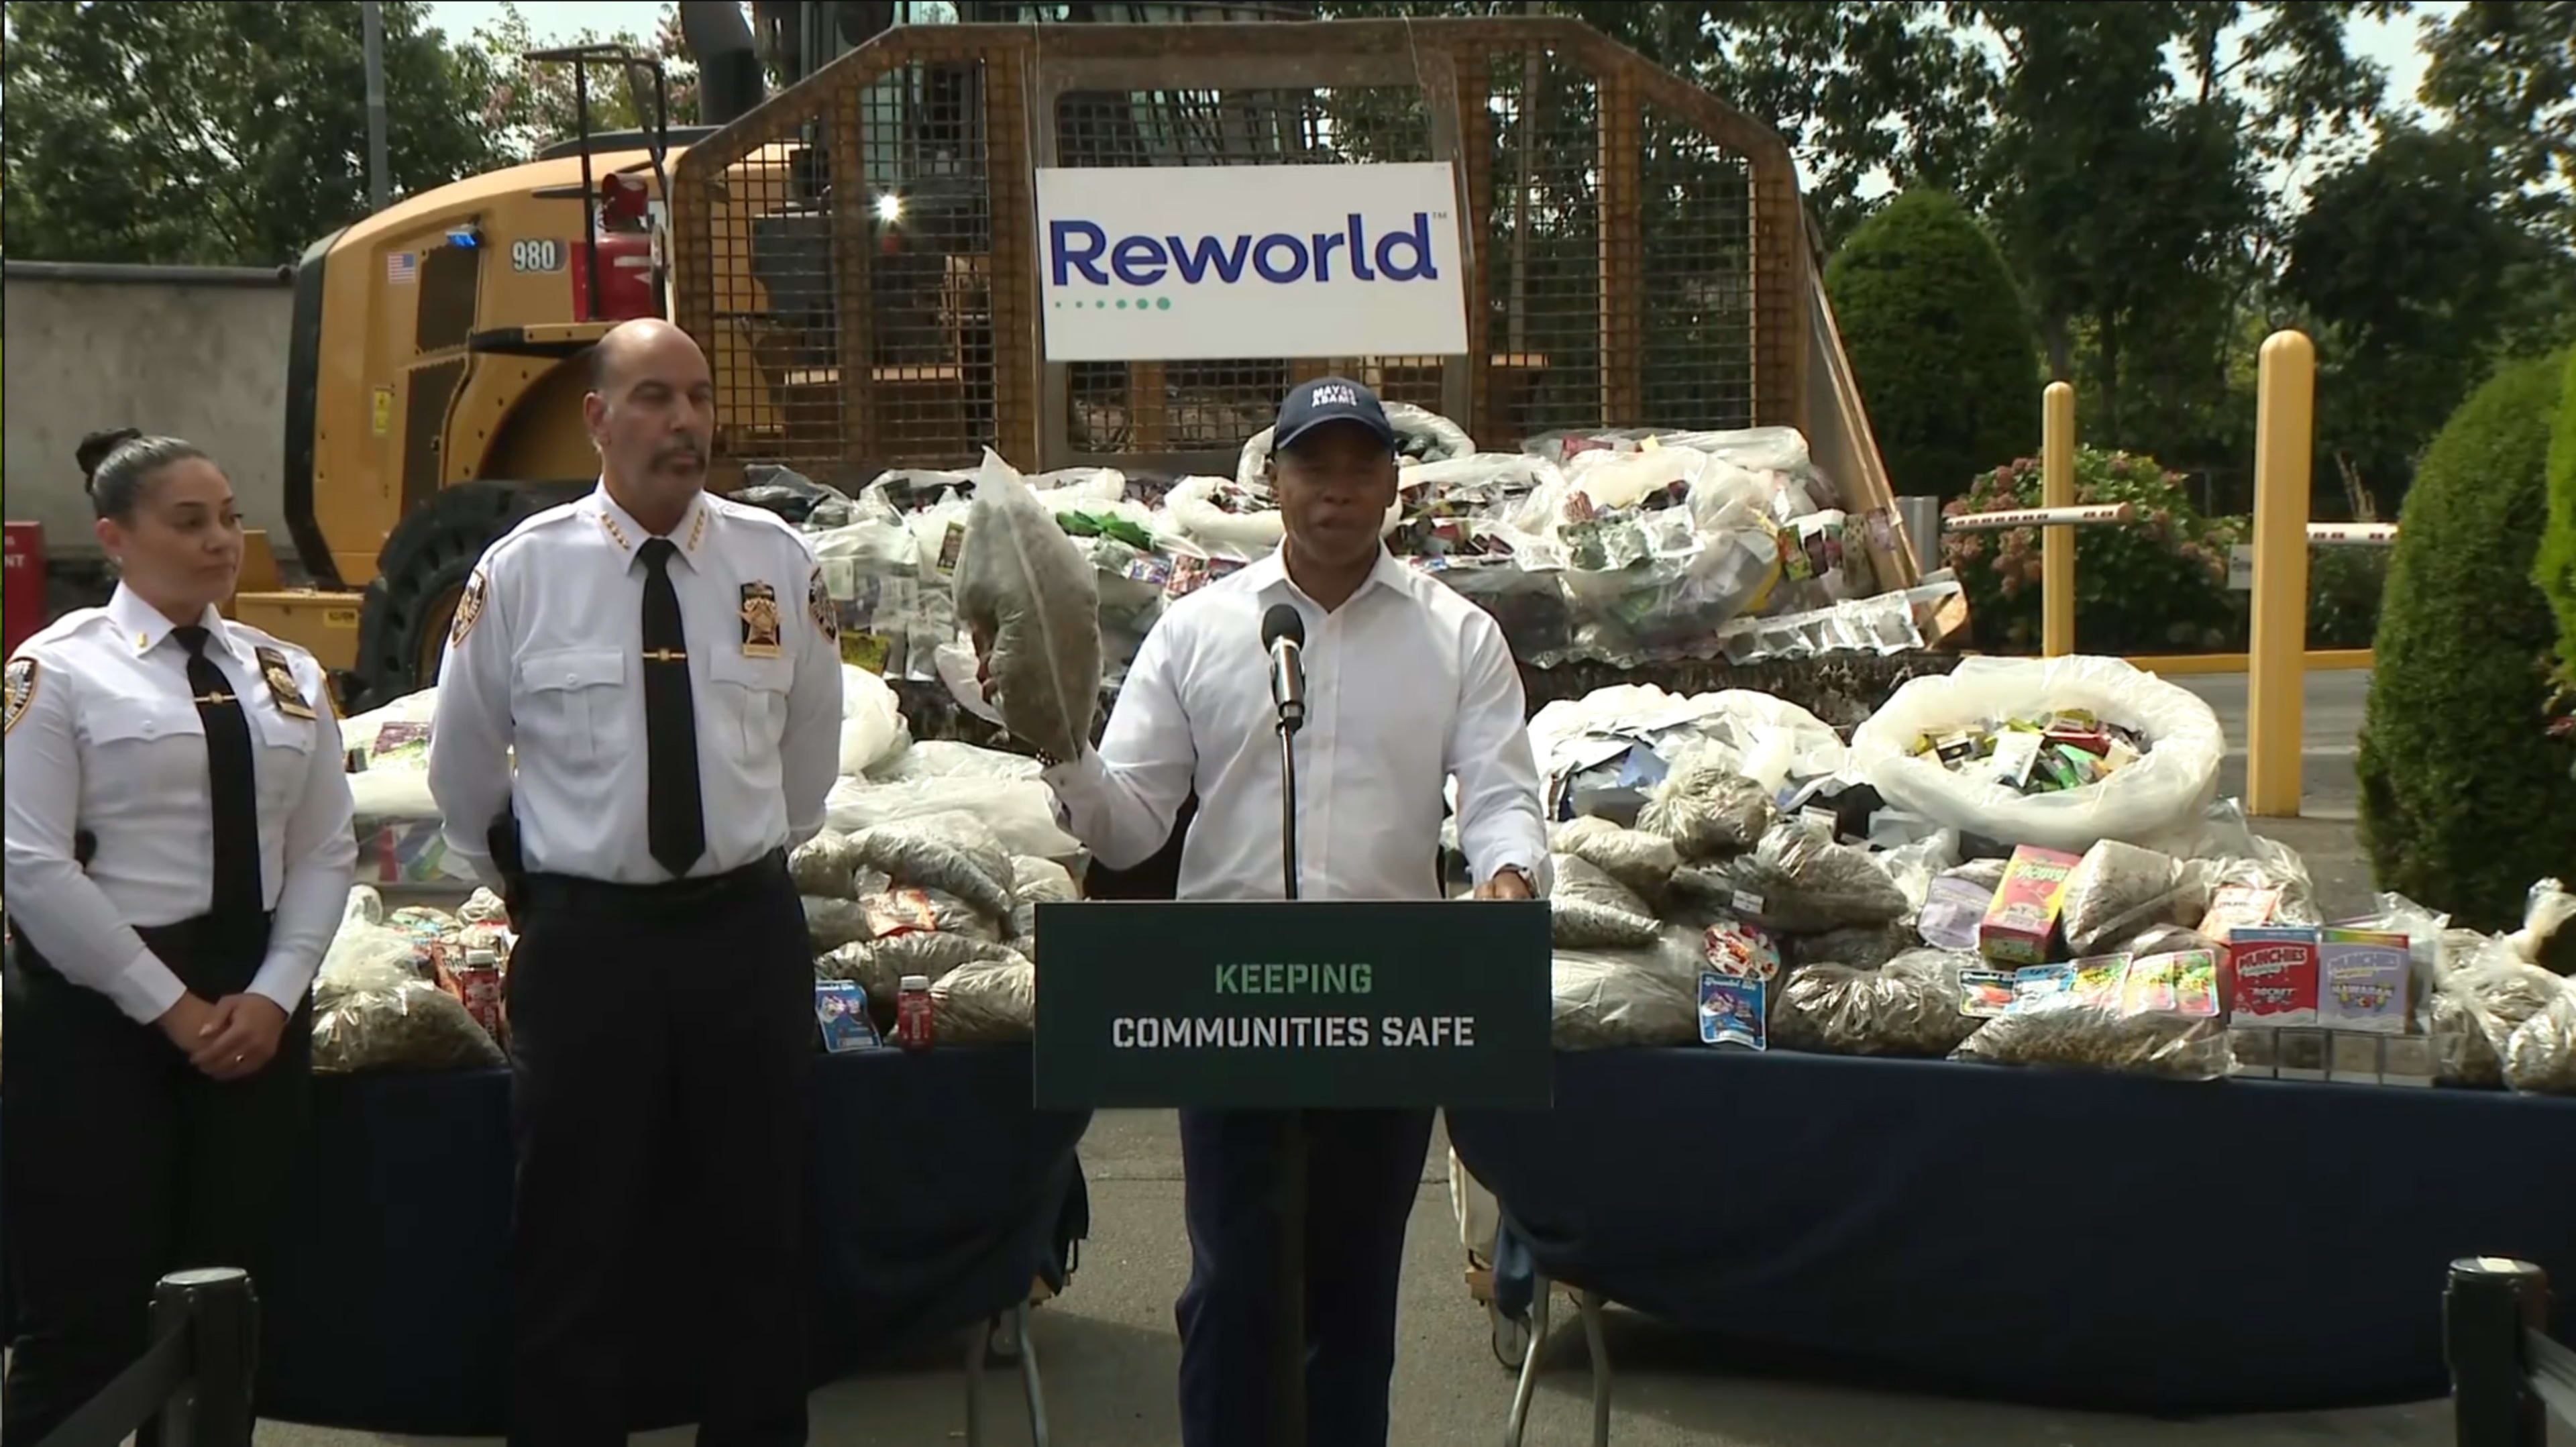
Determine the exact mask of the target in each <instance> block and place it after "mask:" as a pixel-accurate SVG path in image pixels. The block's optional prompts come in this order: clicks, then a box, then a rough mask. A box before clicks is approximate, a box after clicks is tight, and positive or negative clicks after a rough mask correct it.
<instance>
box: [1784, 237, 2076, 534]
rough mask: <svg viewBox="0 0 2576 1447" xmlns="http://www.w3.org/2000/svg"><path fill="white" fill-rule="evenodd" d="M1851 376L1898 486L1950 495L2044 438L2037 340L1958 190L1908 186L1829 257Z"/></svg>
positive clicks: (1830, 286) (1828, 290)
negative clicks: (1957, 195)
mask: <svg viewBox="0 0 2576 1447" xmlns="http://www.w3.org/2000/svg"><path fill="white" fill-rule="evenodd" d="M1825 294H1826V295H1827V296H1828V297H1830V298H1832V300H1833V305H1834V318H1835V321H1836V323H1837V324H1838V325H1839V326H1840V328H1841V330H1842V337H1843V351H1844V353H1845V355H1846V356H1848V357H1849V358H1850V359H1851V368H1852V378H1853V380H1854V381H1855V382H1856V383H1857V384H1858V385H1859V388H1860V395H1861V402H1862V405H1863V406H1864V407H1866V408H1867V409H1868V412H1869V425H1870V430H1871V431H1872V432H1874V433H1876V434H1877V437H1878V448H1879V453H1880V455H1881V456H1882V457H1884V458H1885V459H1886V461H1887V471H1888V476H1889V477H1890V478H1891V479H1892V480H1893V481H1894V483H1895V486H1896V490H1897V491H1898V492H1899V493H1919V494H1931V495H1934V496H1937V497H1939V498H1941V499H1942V500H1943V501H1945V502H1946V501H1948V500H1949V499H1951V498H1954V497H1957V496H1959V495H1960V494H1962V493H1965V492H1966V491H1967V490H1968V484H1969V483H1971V482H1972V481H1974V480H1975V479H1976V476H1977V473H1978V472H1979V471H1980V470H1981V469H1984V468H1988V467H1992V466H1993V465H1994V462H1995V459H1996V458H1999V457H2019V456H2021V455H2022V454H2024V453H2028V452H2035V451H2037V450H2038V447H2039V413H2040V396H2039V394H2040V388H2041V387H2042V386H2043V385H2044V383H2043V380H2042V378H2041V376H2040V368H2039V351H2038V348H2037V346H2036V345H2034V343H2033V341H2032V338H2031V329H2030V323H2029V319H2028V317H2027V316H2026V315H2025V313H2024V312H2023V309H2022V304H2021V299H2020V292H2019V290H2018V289H2017V288H2016V287H2015V286H2014V284H2013V277H2012V272H2011V271H2010V270H2009V269H2008V268H2007V267H2006V266H2005V265H2004V259H2003V253H2001V252H1999V251H1997V250H1996V249H1995V244H1994V242H1993V241H1992V240H1990V239H1989V238H1988V237H1987V235H1986V233H1985V232H1984V230H1983V229H1981V228H1980V227H1979V226H1978V225H1977V222H1976V219H1975V218H1974V217H1972V216H1970V215H1969V214H1968V212H1967V209H1966V208H1965V207H1963V206H1961V205H1960V204H1959V203H1958V202H1957V201H1956V200H1954V199H1952V198H1951V197H1949V196H1947V195H1944V194H1942V193H1940V192H1937V191H1910V192H1907V193H1906V194H1904V195H1902V196H1899V197H1897V198H1895V199H1894V200H1892V201H1890V202H1888V203H1887V205H1885V206H1884V207H1882V208H1880V210H1879V212H1878V214H1877V215H1875V216H1872V217H1870V218H1869V219H1868V220H1867V221H1864V222H1862V223H1861V225H1860V226H1859V228H1858V229H1856V230H1854V231H1853V232H1852V234H1851V237H1850V239H1848V240H1846V241H1845V242H1844V243H1843V244H1842V248H1841V249H1840V250H1838V251H1836V252H1835V253H1834V258H1833V260H1832V262H1831V263H1829V264H1828V265H1827V266H1826V268H1825Z"/></svg>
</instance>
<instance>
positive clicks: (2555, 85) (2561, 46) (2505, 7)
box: [2421, 0, 2576, 244]
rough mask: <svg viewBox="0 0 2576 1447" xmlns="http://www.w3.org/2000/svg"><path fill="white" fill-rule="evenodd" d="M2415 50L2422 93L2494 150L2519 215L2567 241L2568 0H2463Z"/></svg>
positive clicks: (2572, 77) (2573, 125)
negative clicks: (2420, 56) (2513, 189)
mask: <svg viewBox="0 0 2576 1447" xmlns="http://www.w3.org/2000/svg"><path fill="white" fill-rule="evenodd" d="M2425 50H2426V51H2427V52H2428V53H2429V55H2430V57H2431V59H2430V63H2429V64H2428V65H2427V66H2426V67H2425V70H2424V85H2423V89H2422V92H2421V96H2422V99H2423V100H2424V101H2425V102H2426V103H2427V104H2430V105H2433V106H2435V107H2438V108H2439V109H2441V110H2442V111H2444V112H2445V113H2447V114H2448V116H2449V117H2450V121H2451V124H2452V125H2453V126H2454V127H2456V128H2458V129H2459V130H2460V131H2461V133H2462V134H2464V135H2466V136H2468V137H2470V138H2471V139H2473V140H2475V141H2476V142H2478V143H2479V144H2480V145H2483V146H2485V147H2487V148H2488V149H2489V150H2490V151H2491V152H2492V153H2493V154H2494V155H2495V156H2496V158H2497V160H2498V161H2499V163H2500V164H2501V165H2502V167H2503V170H2504V174H2505V175H2506V176H2507V177H2508V178H2510V179H2511V180H2512V181H2513V183H2514V184H2515V185H2516V186H2517V187H2518V188H2519V190H2518V195H2517V198H2516V199H2517V201H2518V204H2519V207H2520V209H2521V210H2522V212H2523V214H2524V215H2525V216H2527V217H2529V218H2532V219H2534V220H2538V221H2540V222H2542V223H2543V224H2546V225H2549V226H2552V227H2553V228H2554V229H2555V230H2556V232H2557V234H2558V236H2559V238H2560V240H2561V242H2562V244H2576V0H2470V3H2469V4H2467V5H2464V6H2461V7H2460V8H2459V9H2458V10H2457V11H2456V12H2455V13H2454V14H2453V15H2451V16H2450V17H2449V18H2448V19H2445V20H2441V21H2437V22H2435V23H2433V24H2432V25H2431V26H2430V27H2429V29H2428V32H2427V34H2426V37H2425Z"/></svg>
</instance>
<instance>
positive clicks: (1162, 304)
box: [1055, 296, 1172, 312]
mask: <svg viewBox="0 0 2576 1447" xmlns="http://www.w3.org/2000/svg"><path fill="white" fill-rule="evenodd" d="M1067 305H1068V303H1065V302H1061V301H1059V302H1057V303H1056V304H1055V309H1056V310H1057V311H1062V310H1064V309H1065V307H1066V306H1067ZM1070 305H1071V306H1072V307H1073V309H1074V310H1075V311H1080V310H1082V309H1083V308H1084V307H1094V308H1097V309H1099V310H1101V311H1107V310H1109V309H1110V307H1111V306H1113V305H1114V306H1116V307H1117V308H1118V310H1120V311H1125V310H1127V308H1128V305H1129V304H1128V303H1127V302H1126V301H1125V300H1124V299H1121V300H1119V301H1117V302H1114V303H1112V302H1105V301H1077V302H1072V303H1070ZM1134 305H1135V308H1136V310H1138V311H1147V310H1152V311H1166V312H1167V311H1170V310H1171V309H1172V299H1171V298H1170V297H1167V296H1158V297H1153V298H1150V299H1149V298H1145V297H1139V298H1137V299H1136V301H1135V303H1134Z"/></svg>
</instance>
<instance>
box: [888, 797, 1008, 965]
mask: <svg viewBox="0 0 2576 1447" xmlns="http://www.w3.org/2000/svg"><path fill="white" fill-rule="evenodd" d="M851 843H852V845H853V846H854V847H855V849H856V850H857V853H858V862H859V863H860V865H862V866H863V867H866V868H870V869H879V870H883V871H884V872H885V874H886V876H887V877H888V878H889V879H892V880H893V881H894V882H895V883H896V884H905V885H911V886H913V887H915V888H918V889H936V890H940V891H943V892H945V893H948V894H953V895H955V896H957V897H958V898H959V899H962V900H964V901H966V902H967V903H968V904H970V905H972V906H974V907H975V908H976V909H977V910H980V911H982V912H983V913H985V914H987V915H990V916H992V917H993V918H995V919H1008V918H1010V917H1011V883H1012V879H1011V854H1010V851H1009V850H1008V849H1005V848H1004V847H1003V846H1002V841H1001V839H1000V838H999V837H997V836H996V835H995V834H994V833H993V831H992V830H991V829H990V828H989V827H987V826H986V825H985V823H984V821H983V820H981V819H978V818H976V817H975V816H974V815H972V814H968V813H964V812H962V811H950V812H946V813H939V814H922V815H917V816H915V817H913V818H910V819H903V820H899V821H897V822H895V823H892V824H879V825H876V826H875V827H873V828H869V829H862V830H860V831H859V832H858V833H857V834H854V835H852V836H851ZM862 938H864V936H862Z"/></svg>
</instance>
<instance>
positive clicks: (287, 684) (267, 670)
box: [251, 648, 313, 719]
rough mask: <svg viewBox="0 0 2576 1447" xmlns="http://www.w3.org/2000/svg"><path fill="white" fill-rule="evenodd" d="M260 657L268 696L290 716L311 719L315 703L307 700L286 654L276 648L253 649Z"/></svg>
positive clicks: (280, 710)
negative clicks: (287, 660)
mask: <svg viewBox="0 0 2576 1447" xmlns="http://www.w3.org/2000/svg"><path fill="white" fill-rule="evenodd" d="M251 652H252V653H253V654H255V655H256V656H257V657H258V659H259V676H260V679H261V681H262V682H264V683H266V684H267V685H268V696H269V697H270V698H271V699H274V700H275V701H276V703H277V711H278V712H279V713H282V714H284V715H286V716H287V717H288V718H300V719H310V718H312V717H313V705H312V704H310V703H308V702H306V701H305V698H304V689H303V688H302V686H300V685H298V684H297V683H296V681H295V670H294V669H293V668H292V667H290V666H288V664H287V662H286V655H285V654H283V653H280V652H278V651H277V650H276V649H274V648H254V649H252V650H251Z"/></svg>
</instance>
